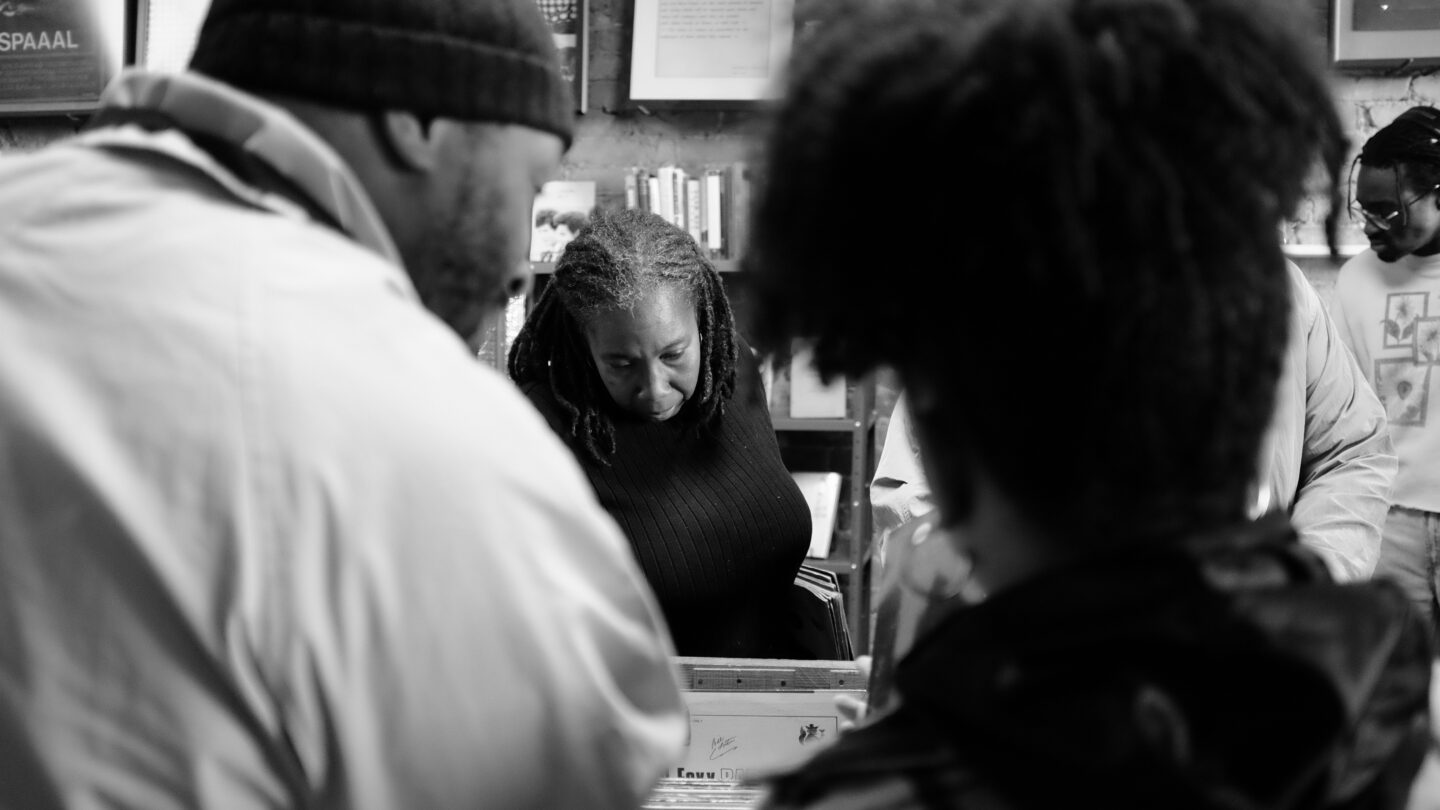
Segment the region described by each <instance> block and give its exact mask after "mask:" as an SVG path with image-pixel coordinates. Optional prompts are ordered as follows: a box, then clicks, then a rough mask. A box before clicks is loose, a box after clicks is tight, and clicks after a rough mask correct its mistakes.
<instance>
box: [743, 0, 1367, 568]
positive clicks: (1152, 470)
mask: <svg viewBox="0 0 1440 810" xmlns="http://www.w3.org/2000/svg"><path fill="white" fill-rule="evenodd" d="M827 8H828V9H833V10H834V13H833V14H830V15H829V16H827V17H826V18H825V19H824V20H823V21H822V22H821V23H820V24H818V25H817V26H815V27H814V28H813V29H812V33H810V34H809V35H808V36H807V37H806V38H805V39H804V40H802V41H799V42H797V45H796V49H795V53H794V56H793V61H792V63H791V66H790V72H789V78H788V80H787V87H786V92H785V95H784V98H783V100H782V101H781V102H780V104H779V106H778V109H777V110H776V112H775V115H774V116H773V119H772V120H771V121H770V122H769V132H768V134H767V139H766V152H765V154H764V155H763V156H762V157H763V161H764V163H763V165H762V166H761V167H760V168H761V172H760V176H759V178H758V180H759V188H758V191H757V196H758V204H757V206H756V208H755V210H754V213H753V216H752V217H751V220H750V225H751V234H752V240H751V251H750V252H749V253H748V255H747V256H746V260H745V268H746V272H747V275H749V276H750V277H751V278H752V281H753V284H754V285H755V291H756V297H757V301H756V304H757V307H758V309H757V317H756V319H755V322H754V324H753V326H751V327H750V328H752V329H753V330H754V331H753V333H752V334H753V335H754V337H755V338H756V342H757V344H758V345H759V346H760V348H761V349H763V350H767V351H773V350H776V349H777V348H778V347H781V346H783V345H785V341H786V340H788V339H790V338H793V337H800V338H805V339H812V340H814V342H815V350H816V359H817V365H818V367H819V370H820V371H821V373H822V374H827V375H828V374H835V373H849V374H863V373H865V372H867V371H870V370H872V369H874V368H876V367H878V366H884V365H888V366H893V367H895V368H896V369H897V370H898V371H899V373H900V379H901V381H902V383H904V384H912V383H915V382H919V381H924V382H925V383H927V384H928V385H929V386H930V387H932V388H933V390H934V391H936V392H937V397H938V400H937V401H938V404H937V405H936V407H935V409H934V411H933V412H931V413H922V412H919V411H917V412H916V414H915V418H916V422H917V425H920V424H924V426H925V430H924V431H923V433H922V435H924V436H925V437H926V440H927V444H926V445H925V449H924V452H925V453H926V455H927V463H930V464H932V465H934V466H935V468H936V469H937V470H939V469H943V470H946V471H947V472H948V473H949V474H947V476H946V477H947V478H948V479H949V484H950V486H947V488H946V490H945V493H944V494H945V495H948V496H949V498H948V500H949V501H950V502H952V503H953V504H957V505H958V508H960V509H962V510H963V509H964V508H966V507H965V504H966V503H968V502H967V500H966V496H968V494H969V492H970V488H969V487H968V486H966V485H964V481H965V479H966V476H965V471H966V470H969V469H970V466H969V465H970V464H971V463H978V465H979V466H980V467H982V468H983V469H984V470H985V471H986V473H987V474H989V475H990V476H991V477H993V479H994V480H995V482H996V484H997V485H998V486H999V487H1001V488H1002V489H1003V490H1004V491H1005V492H1006V493H1007V494H1008V495H1009V497H1011V498H1013V499H1015V500H1016V502H1017V503H1018V504H1019V506H1020V507H1021V508H1022V509H1024V510H1025V511H1026V512H1027V513H1028V514H1029V515H1031V516H1032V517H1033V518H1034V519H1035V520H1036V521H1038V522H1039V523H1040V524H1041V525H1042V526H1045V527H1046V528H1047V529H1049V530H1050V531H1052V532H1055V533H1057V534H1059V533H1062V532H1064V533H1069V534H1072V535H1077V534H1078V535H1083V536H1087V537H1091V538H1097V539H1098V538H1100V537H1113V538H1115V539H1117V540H1118V539H1123V538H1124V537H1135V536H1140V535H1142V534H1144V535H1154V534H1157V533H1171V532H1177V531H1180V530H1182V529H1194V528H1204V527H1208V526H1215V525H1218V524H1220V523H1221V522H1225V521H1230V520H1235V519H1239V518H1243V516H1244V514H1245V510H1246V500H1247V499H1246V497H1245V494H1246V491H1247V488H1248V486H1249V484H1250V483H1251V481H1252V480H1253V479H1254V476H1255V470H1256V462H1257V458H1258V455H1259V448H1260V444H1261V440H1262V437H1263V434H1264V431H1265V429H1266V426H1267V424H1268V422H1269V420H1270V416H1271V409H1272V407H1273V400H1274V388H1275V381H1276V379H1277V377H1278V375H1279V371H1280V367H1281V360H1282V352H1283V348H1284V344H1285V340H1286V333H1287V315H1288V312H1289V297H1290V288H1289V286H1288V284H1289V282H1288V280H1287V276H1286V268H1285V260H1284V256H1283V254H1282V253H1281V249H1280V245H1279V240H1278V239H1277V237H1276V226H1277V225H1278V224H1279V223H1280V221H1281V220H1282V218H1283V217H1286V216H1288V215H1290V214H1292V213H1293V212H1294V210H1295V208H1296V207H1297V205H1298V203H1299V202H1300V200H1301V199H1302V198H1303V196H1304V193H1305V189H1306V184H1307V180H1308V179H1309V178H1310V177H1311V175H1312V172H1313V171H1314V169H1315V162H1316V158H1317V157H1319V158H1320V159H1321V163H1322V165H1323V168H1324V170H1325V172H1326V178H1325V179H1326V181H1327V186H1326V190H1327V191H1328V194H1329V201H1330V205H1331V209H1332V210H1331V211H1330V212H1329V213H1328V215H1327V217H1326V232H1327V236H1328V237H1329V240H1330V243H1331V246H1332V251H1333V249H1334V248H1333V246H1334V233H1335V211H1334V209H1335V208H1336V207H1337V206H1336V203H1337V201H1338V194H1339V188H1338V184H1337V182H1336V177H1337V175H1338V173H1339V171H1340V167H1341V164H1342V163H1343V161H1344V155H1345V149H1346V141H1345V136H1344V133H1343V130H1342V128H1341V124H1340V121H1339V119H1338V117H1337V115H1336V112H1335V110H1334V106H1333V101H1332V98H1331V95H1330V92H1329V87H1328V84H1327V81H1326V73H1325V70H1326V68H1325V65H1324V63H1323V62H1322V61H1321V59H1320V58H1319V54H1318V53H1316V52H1314V51H1313V50H1312V48H1311V43H1309V42H1308V40H1307V35H1306V34H1305V33H1304V32H1303V27H1302V26H1297V25H1295V24H1294V22H1293V20H1289V19H1286V18H1285V17H1284V16H1282V15H1281V13H1280V11H1281V9H1280V8H1279V7H1277V5H1276V4H1274V3H1270V2H1265V0H993V2H985V1H984V0H883V2H848V3H847V2H843V0H836V2H835V3H833V4H829V5H827ZM839 201H843V202H839ZM917 211H918V212H922V213H921V221H920V222H918V223H917V222H916V221H915V217H916V214H915V212H917ZM916 224H919V225H921V227H922V229H925V230H928V231H929V232H931V233H934V234H938V235H942V238H940V239H936V240H926V241H924V242H923V243H920V242H917V241H914V240H907V239H905V238H903V235H905V234H909V233H913V232H914V230H915V225H916ZM932 485H943V484H939V483H938V482H933V481H932ZM956 517H959V515H956Z"/></svg>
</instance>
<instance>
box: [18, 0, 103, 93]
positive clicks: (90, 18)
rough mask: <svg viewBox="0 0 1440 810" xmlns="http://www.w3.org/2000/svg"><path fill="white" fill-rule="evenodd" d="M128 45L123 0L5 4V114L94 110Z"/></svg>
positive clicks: (37, 0)
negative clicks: (126, 44)
mask: <svg viewBox="0 0 1440 810" xmlns="http://www.w3.org/2000/svg"><path fill="white" fill-rule="evenodd" d="M125 43H126V34H125V3H124V2H122V0H0V114H5V113H17V114H24V113H34V114H45V113H52V114H53V113H74V112H82V113H83V112H91V111H93V110H94V109H95V108H96V107H97V106H98V105H99V102H100V93H101V92H102V91H104V89H105V86H106V85H107V84H109V83H110V80H111V79H113V78H115V76H116V75H118V74H119V73H120V69H121V67H122V66H123V65H124V63H125Z"/></svg>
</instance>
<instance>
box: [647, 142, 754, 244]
mask: <svg viewBox="0 0 1440 810" xmlns="http://www.w3.org/2000/svg"><path fill="white" fill-rule="evenodd" d="M740 171H743V166H742V168H741V169H740ZM737 176H738V175H737V169H736V167H735V166H731V165H720V164H710V165H705V166H702V167H699V168H695V169H693V170H692V169H687V168H685V167H683V166H677V165H675V164H666V165H664V166H659V167H656V168H654V169H650V168H646V167H643V166H632V167H630V168H629V169H628V170H627V171H626V173H625V176H624V179H623V182H624V192H625V206H626V207H627V208H638V209H640V210H642V211H649V212H651V213H653V214H656V215H657V216H659V217H661V218H662V219H664V220H665V221H666V222H669V223H671V224H673V225H675V226H676V227H678V228H680V229H681V230H683V231H685V232H686V233H688V234H690V237H691V238H692V239H694V240H695V243H696V244H697V245H699V246H700V249H701V250H702V251H704V252H705V254H706V255H708V256H709V257H710V258H712V259H725V258H732V256H733V253H734V250H733V247H732V246H733V245H734V244H737V242H736V241H735V240H734V239H732V238H731V233H732V231H734V229H735V226H734V223H733V217H734V216H735V213H734V212H737V211H742V210H743V208H742V207H739V206H738V205H737V203H736V202H735V201H734V200H732V199H731V197H732V194H733V193H734V190H735V189H736V188H737V185H736V180H735V178H736V177H737ZM741 205H743V204H741Z"/></svg>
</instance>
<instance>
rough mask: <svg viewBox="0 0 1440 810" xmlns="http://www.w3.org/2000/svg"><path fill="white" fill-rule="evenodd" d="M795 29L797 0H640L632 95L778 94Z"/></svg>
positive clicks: (709, 97) (740, 97)
mask: <svg viewBox="0 0 1440 810" xmlns="http://www.w3.org/2000/svg"><path fill="white" fill-rule="evenodd" d="M794 30H795V17H794V0H726V1H725V2H721V1H720V0H635V25H634V27H633V29H632V37H633V39H632V42H631V54H630V98H631V100H632V101H648V100H655V101H666V100H669V101H759V100H764V99H769V98H773V97H774V96H775V95H776V93H777V92H778V90H779V87H778V86H777V82H778V79H779V76H780V72H781V70H782V69H783V67H784V65H785V60H786V59H787V58H788V57H789V55H790V44H791V39H792V37H793V35H794Z"/></svg>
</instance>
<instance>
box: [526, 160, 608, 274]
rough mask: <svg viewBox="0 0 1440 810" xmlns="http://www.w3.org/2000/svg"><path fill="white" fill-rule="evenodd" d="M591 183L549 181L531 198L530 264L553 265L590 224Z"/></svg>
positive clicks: (592, 194) (593, 187)
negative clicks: (546, 263)
mask: <svg viewBox="0 0 1440 810" xmlns="http://www.w3.org/2000/svg"><path fill="white" fill-rule="evenodd" d="M594 208H595V181H593V180H552V181H551V182H549V183H546V184H545V185H544V186H543V187H542V188H541V189H540V193H539V194H538V195H536V197H535V205H534V207H533V208H532V209H531V210H532V219H531V222H532V223H533V227H532V228H531V231H530V261H532V262H553V261H555V260H556V259H557V258H559V256H560V252H561V251H563V250H564V249H565V246H566V245H567V244H569V243H570V240H571V239H574V238H575V234H577V233H579V232H580V229H581V228H583V227H585V225H586V224H587V223H589V221H590V212H591V211H592V210H593V209H594Z"/></svg>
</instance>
